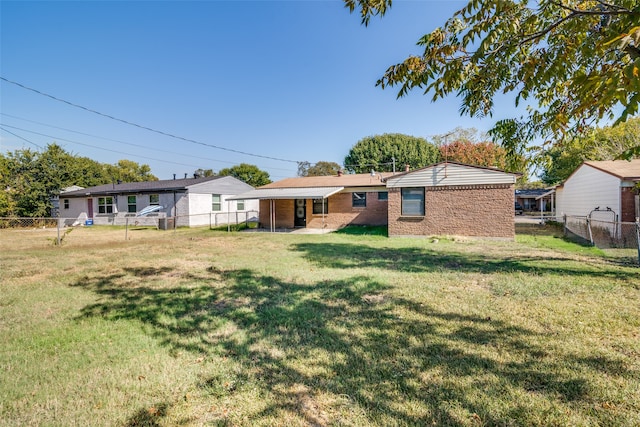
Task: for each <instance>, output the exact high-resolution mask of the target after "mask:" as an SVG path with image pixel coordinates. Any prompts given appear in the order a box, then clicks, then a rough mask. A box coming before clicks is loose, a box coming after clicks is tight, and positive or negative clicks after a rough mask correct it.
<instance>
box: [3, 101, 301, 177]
mask: <svg viewBox="0 0 640 427" xmlns="http://www.w3.org/2000/svg"><path fill="white" fill-rule="evenodd" d="M0 115H3V116H6V117H10V118H13V119H17V120H23V121H25V122H29V123H34V124H37V125H41V126H47V127H51V128H54V129H59V130H63V131H66V132H71V133H76V134H78V135H83V136H89V137H92V138H98V139H103V140H105V141H111V142H117V143H119V144H125V145H130V146H132V147H139V148H144V149H149V147H147V146H144V145H141V144H135V143H133V142H126V141H121V140H117V139H112V138H106V137H103V136H99V135H93V134H90V133H85V132H80V131H76V130H73V129H68V128H63V127H60V126H55V125H51V124H47V123H42V122H38V121H35V120H29V119H25V118H24V117H18V116H14V115H11V114H7V113H2V112H0ZM6 126H9V125H6ZM25 131H26V130H25ZM26 132H29V131H26ZM45 136H46V135H45ZM57 139H61V138H57ZM67 142H71V143H74V144H79V143H76V142H73V141H67ZM85 145H86V144H85ZM88 146H89V147H94V146H93V145H88ZM95 148H99V147H95ZM153 151H157V152H162V153H168V154H178V155H180V156H184V157H191V158H194V159H199V160H209V161H212V162H219V163H226V164H230V165H236V164H238V163H237V162H230V161H226V160H218V159H211V158H207V157H201V156H194V155H190V154H184V153H177V152H175V151H169V150H161V149H159V148H153ZM120 154H126V155H131V156H137V155H133V154H130V153H120ZM185 166H186V165H185ZM269 169H272V170H280V171H285V172H291V169H282V168H273V167H272V168H269Z"/></svg>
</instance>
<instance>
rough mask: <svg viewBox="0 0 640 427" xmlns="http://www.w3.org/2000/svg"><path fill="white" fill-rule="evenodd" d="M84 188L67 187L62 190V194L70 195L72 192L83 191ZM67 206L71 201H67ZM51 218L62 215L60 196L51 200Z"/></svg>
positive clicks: (76, 186) (77, 186)
mask: <svg viewBox="0 0 640 427" xmlns="http://www.w3.org/2000/svg"><path fill="white" fill-rule="evenodd" d="M83 188H84V187H80V186H79V185H72V186H71V187H66V188H63V189H62V190H60V194H62V193H68V192H70V191H76V190H82V189H83ZM66 203H67V206H68V204H69V201H68V200H67V202H66ZM51 206H52V209H51V216H52V217H57V216H59V215H60V196H59V195H57V196H53V197H52V198H51Z"/></svg>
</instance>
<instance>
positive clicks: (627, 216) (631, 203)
mask: <svg viewBox="0 0 640 427" xmlns="http://www.w3.org/2000/svg"><path fill="white" fill-rule="evenodd" d="M636 194H637V193H636V190H635V188H633V187H622V188H621V189H620V204H621V205H622V206H621V210H622V212H621V214H620V221H622V222H634V221H635V220H636Z"/></svg>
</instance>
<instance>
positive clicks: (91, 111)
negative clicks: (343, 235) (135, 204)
mask: <svg viewBox="0 0 640 427" xmlns="http://www.w3.org/2000/svg"><path fill="white" fill-rule="evenodd" d="M0 80H2V81H4V82H7V83H10V84H12V85H15V86H18V87H21V88H23V89H26V90H28V91H31V92H34V93H37V94H38V95H42V96H45V97H47V98H50V99H53V100H55V101H58V102H62V103H64V104H67V105H70V106H72V107H75V108H80V109H82V110H85V111H88V112H90V113H93V114H97V115H99V116H102V117H106V118H108V119H111V120H115V121H117V122H120V123H124V124H127V125H129V126H134V127H137V128H140V129H144V130H147V131H149V132H154V133H157V134H160V135H164V136H168V137H170V138H174V139H179V140H181V141H185V142H190V143H192V144H198V145H203V146H205V147H211V148H215V149H218V150H224V151H228V152H231V153H237V154H242V155H245V156H252V157H258V158H262V159H269V160H277V161H280V162H288V163H301V162H300V161H297V160H290V159H281V158H279V157H271V156H264V155H261V154H254V153H249V152H246V151H240V150H234V149H232V148H226V147H220V146H218V145H213V144H207V143H204V142H201V141H196V140H195V139H190V138H185V137H182V136H179V135H174V134H172V133H169V132H164V131H161V130H157V129H154V128H151V127H148V126H143V125H140V124H137V123H134V122H130V121H128V120H124V119H121V118H118V117H115V116H112V115H109V114H105V113H101V112H99V111H96V110H94V109H91V108H88V107H84V106H82V105H79V104H75V103H73V102H70V101H67V100H64V99H61V98H58V97H56V96H53V95H50V94H48V93H45V92H42V91H39V90H37V89H34V88H31V87H28V86H25V85H23V84H21V83H18V82H15V81H13V80H9V79H7V78H5V77H2V76H0Z"/></svg>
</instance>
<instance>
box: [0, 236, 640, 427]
mask: <svg viewBox="0 0 640 427" xmlns="http://www.w3.org/2000/svg"><path fill="white" fill-rule="evenodd" d="M51 233H54V234H55V231H54V232H51V231H46V230H31V231H24V232H16V231H11V230H0V251H1V252H0V253H1V254H2V255H1V258H0V286H1V289H0V342H1V343H2V346H1V347H0V425H2V426H5V425H7V426H9V425H11V426H24V425H46V426H71V425H82V426H86V425H92V426H114V425H116V426H175V425H183V426H200V425H242V426H244V425H252V426H253V425H258V426H260V425H269V426H271V425H286V426H309V425H312V426H325V425H353V426H393V425H421V426H423V425H451V426H483V425H500V426H512V425H514V426H553V425H558V426H565V425H576V426H580V425H584V426H587V425H589V426H592V425H601V426H613V425H615V426H637V425H640V269H639V268H638V267H637V266H634V265H632V264H629V263H626V262H624V259H623V260H621V259H618V258H612V257H611V256H609V255H608V254H605V253H603V252H602V251H600V250H598V249H595V248H589V247H584V246H579V245H575V244H572V243H570V242H566V241H565V240H563V239H561V238H559V237H557V236H555V235H554V233H553V232H552V230H551V231H549V230H548V229H542V228H539V227H538V228H531V229H523V230H522V233H521V234H518V237H517V239H516V241H515V242H505V241H486V240H485V241H482V240H470V239H447V238H438V239H416V238H394V239H389V238H387V237H385V236H384V233H382V232H380V230H376V229H367V230H363V229H360V230H351V231H349V230H347V232H342V233H332V234H326V235H294V234H282V233H276V234H269V233H226V232H220V231H211V230H177V231H175V232H174V231H158V230H154V229H133V230H129V234H128V235H127V239H128V240H126V241H125V240H124V232H123V230H120V229H109V228H106V227H86V228H83V229H78V230H74V231H73V232H72V233H69V234H68V235H67V236H65V240H64V243H63V245H62V246H55V245H53V244H52V241H51Z"/></svg>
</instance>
